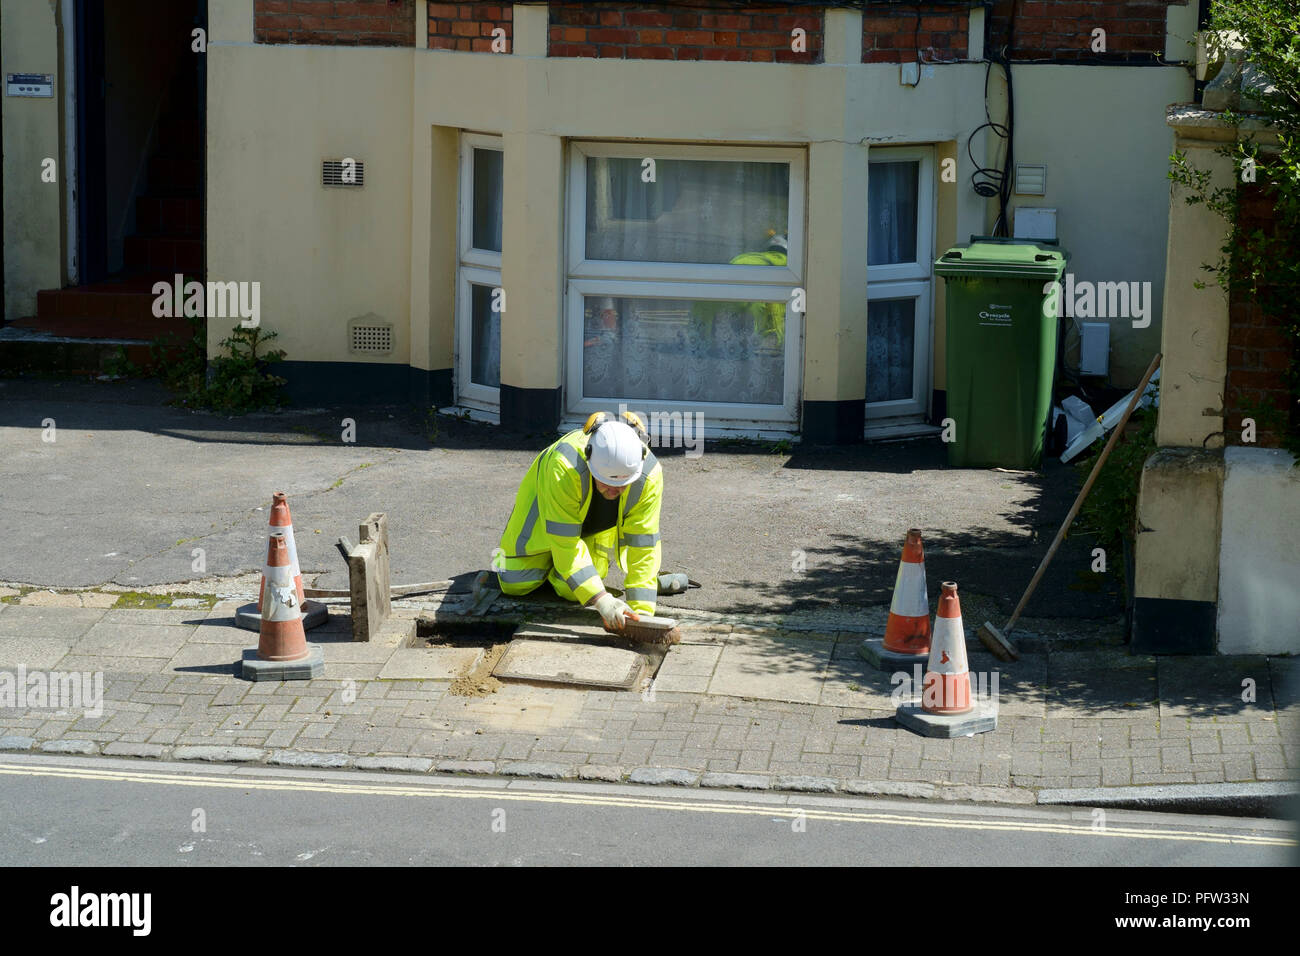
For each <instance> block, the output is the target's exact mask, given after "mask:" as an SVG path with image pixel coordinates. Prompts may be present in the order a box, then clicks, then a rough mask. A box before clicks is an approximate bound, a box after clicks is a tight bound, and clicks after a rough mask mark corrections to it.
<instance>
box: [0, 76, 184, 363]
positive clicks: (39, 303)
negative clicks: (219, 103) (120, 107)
mask: <svg viewBox="0 0 1300 956" xmlns="http://www.w3.org/2000/svg"><path fill="white" fill-rule="evenodd" d="M164 102H165V105H164V110H163V112H162V114H161V115H160V117H159V120H158V126H157V135H156V136H155V137H154V144H155V145H154V150H153V154H152V155H151V156H150V157H149V160H148V168H147V173H146V186H145V189H144V191H143V192H142V193H141V194H140V195H139V196H137V197H136V199H135V232H134V233H133V234H132V235H129V236H126V237H125V238H124V240H123V248H122V255H123V268H122V270H121V271H120V272H119V273H117V274H116V275H112V276H109V277H108V278H107V279H105V280H104V281H102V282H95V283H91V284H87V285H79V286H70V287H68V288H64V289H47V290H44V291H41V292H38V293H37V294H36V314H35V315H34V316H29V317H26V318H20V319H18V320H16V321H13V322H9V323H7V324H6V325H4V327H3V328H0V369H4V370H6V371H11V372H21V371H43V372H68V373H79V374H92V375H93V374H101V373H103V372H105V371H108V370H111V369H112V368H113V363H115V362H117V361H120V360H121V359H122V358H126V359H127V360H128V361H130V362H132V363H134V364H135V365H137V366H139V367H142V368H147V367H148V366H149V365H150V364H151V358H150V349H149V344H150V342H151V341H152V340H153V339H155V338H158V337H160V336H165V335H167V334H169V333H173V334H175V335H176V336H178V338H179V340H181V341H185V340H188V338H189V335H190V331H189V324H188V323H187V322H186V320H185V319H184V318H182V317H174V318H159V317H157V316H155V315H154V314H153V303H154V298H155V296H154V293H153V291H152V290H153V286H154V284H155V283H156V282H158V281H160V280H165V281H167V282H168V283H172V282H174V281H175V277H176V274H177V273H180V274H182V275H183V276H184V277H185V279H186V281H189V280H191V279H194V280H199V281H202V279H203V199H202V152H203V135H202V129H201V127H200V120H199V116H200V112H199V105H200V104H199V89H198V77H197V74H196V72H195V71H194V70H193V69H182V70H181V71H180V72H179V73H178V74H177V75H176V77H175V78H174V79H173V80H172V82H171V83H170V84H169V86H168V90H167V96H166V100H165V101H164Z"/></svg>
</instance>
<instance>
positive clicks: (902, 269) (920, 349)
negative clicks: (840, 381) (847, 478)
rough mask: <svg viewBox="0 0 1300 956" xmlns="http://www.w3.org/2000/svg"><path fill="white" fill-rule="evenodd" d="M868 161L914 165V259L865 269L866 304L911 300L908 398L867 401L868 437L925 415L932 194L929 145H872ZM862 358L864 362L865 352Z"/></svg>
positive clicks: (930, 352) (929, 381)
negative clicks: (911, 349) (915, 172)
mask: <svg viewBox="0 0 1300 956" xmlns="http://www.w3.org/2000/svg"><path fill="white" fill-rule="evenodd" d="M868 161H869V162H870V163H871V164H872V165H874V164H876V163H897V162H908V161H917V162H918V163H919V166H918V169H917V180H916V190H917V203H916V255H917V258H916V261H914V262H902V263H895V264H891V265H879V266H873V265H868V266H867V301H868V302H884V301H890V300H896V299H914V300H915V301H916V312H915V324H914V326H913V335H914V344H913V351H912V396H911V397H910V398H907V399H893V400H890V401H885V402H867V403H866V431H867V433H868V434H870V433H871V432H873V431H875V430H878V429H881V428H888V427H892V426H895V425H905V424H908V423H920V422H921V421H922V420H923V419H924V418H925V417H926V416H927V415H928V414H929V411H930V399H931V392H932V389H933V381H934V257H935V253H934V242H935V237H934V217H935V204H936V199H937V196H936V185H935V177H934V148H933V147H931V146H887V147H886V146H882V147H873V148H872V149H871V151H870V152H869V154H868ZM868 175H870V171H869V170H868ZM871 212H872V210H871V209H870V208H868V209H867V215H868V216H870V215H871ZM868 321H869V320H868ZM870 335H871V329H870V327H869V326H868V329H867V336H868V338H869V337H870ZM862 360H863V362H864V363H865V362H866V355H865V354H864V355H863V357H862Z"/></svg>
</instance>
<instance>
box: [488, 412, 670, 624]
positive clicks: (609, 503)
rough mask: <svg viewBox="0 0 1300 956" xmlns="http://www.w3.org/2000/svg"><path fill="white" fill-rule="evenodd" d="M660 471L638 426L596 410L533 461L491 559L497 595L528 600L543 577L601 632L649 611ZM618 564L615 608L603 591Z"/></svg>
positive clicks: (630, 417) (628, 417) (655, 572)
mask: <svg viewBox="0 0 1300 956" xmlns="http://www.w3.org/2000/svg"><path fill="white" fill-rule="evenodd" d="M663 485H664V481H663V468H662V467H661V466H660V464H659V462H658V461H657V460H656V459H655V456H654V455H653V454H651V452H650V448H649V438H648V436H647V434H646V427H645V422H644V421H643V420H642V419H641V418H640V416H638V415H636V414H635V413H632V412H626V413H624V416H623V418H622V419H621V420H620V419H618V418H615V417H614V416H613V415H610V414H609V413H608V412H597V413H596V414H594V415H592V416H591V417H590V418H588V419H587V423H586V424H585V425H584V426H583V427H582V428H579V429H574V430H573V431H571V432H569V433H568V434H567V435H565V436H564V437H563V438H561V439H560V440H559V441H557V442H555V444H553V445H551V446H550V447H549V448H547V449H546V450H545V451H543V452H542V453H541V454H540V455H538V456H537V457H536V458H534V459H533V463H532V465H531V467H529V469H528V474H527V475H526V476H525V477H524V480H523V483H522V484H521V485H520V486H519V491H518V493H517V494H516V495H515V506H514V510H513V511H512V512H511V513H510V521H509V523H508V524H507V525H506V530H505V533H504V534H502V535H501V547H500V550H499V552H498V555H497V557H496V559H495V560H494V562H493V565H494V570H495V571H496V573H497V579H498V580H499V581H500V583H501V592H502V593H503V594H528V593H529V592H531V591H535V590H536V589H537V588H539V587H540V586H541V584H542V582H543V581H545V580H549V581H550V583H551V586H552V587H553V588H555V592H556V593H557V594H559V595H560V596H561V597H563V598H567V599H569V600H571V601H577V602H579V603H580V604H583V605H584V606H588V607H595V609H596V610H597V611H599V612H600V616H601V619H602V620H603V621H604V622H605V626H606V628H608V629H611V630H615V631H621V630H622V629H623V624H624V622H625V620H627V619H629V618H630V619H631V620H633V621H636V620H640V618H639V616H638V615H640V614H647V615H652V614H654V612H655V598H656V596H657V595H658V583H659V580H658V579H659V562H660V558H661V551H660V548H659V505H660V502H661V501H662V499H663ZM615 561H617V563H618V564H619V566H620V567H622V568H623V570H624V571H625V572H627V578H626V580H625V582H624V594H625V596H626V598H627V600H626V601H622V600H620V599H619V598H616V597H614V596H613V595H611V594H609V593H608V592H606V591H605V585H604V583H603V580H602V579H603V578H604V576H605V575H606V574H607V573H608V572H609V568H610V565H611V563H612V562H615Z"/></svg>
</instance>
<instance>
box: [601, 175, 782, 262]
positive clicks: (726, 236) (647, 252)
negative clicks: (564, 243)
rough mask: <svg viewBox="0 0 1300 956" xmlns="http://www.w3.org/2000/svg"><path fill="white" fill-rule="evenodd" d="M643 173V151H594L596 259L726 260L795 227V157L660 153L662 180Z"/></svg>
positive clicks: (764, 246) (760, 249)
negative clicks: (632, 155) (772, 159)
mask: <svg viewBox="0 0 1300 956" xmlns="http://www.w3.org/2000/svg"><path fill="white" fill-rule="evenodd" d="M642 173H643V167H642V160H640V159H622V158H615V157H606V156H591V157H588V159H587V240H586V241H587V244H586V254H587V258H588V259H613V260H620V261H637V262H693V263H704V264H726V263H730V262H731V261H732V260H733V259H734V258H735V257H736V256H739V255H742V254H744V253H750V254H762V253H765V252H766V251H767V250H768V247H769V244H770V240H771V237H772V235H773V234H776V235H779V236H781V237H782V238H784V237H786V236H788V235H789V222H788V220H789V205H790V165H789V163H743V162H714V161H705V160H687V159H659V160H656V161H655V168H654V173H655V181H654V182H652V183H648V182H643V181H642V178H641V177H642ZM776 257H779V261H775V260H776ZM738 264H740V265H746V264H749V265H763V264H765V260H764V259H763V258H760V257H759V256H757V255H756V256H754V261H750V262H741V263H738ZM771 264H773V265H784V264H785V253H784V251H783V250H781V251H778V252H776V254H775V256H774V257H773V261H771Z"/></svg>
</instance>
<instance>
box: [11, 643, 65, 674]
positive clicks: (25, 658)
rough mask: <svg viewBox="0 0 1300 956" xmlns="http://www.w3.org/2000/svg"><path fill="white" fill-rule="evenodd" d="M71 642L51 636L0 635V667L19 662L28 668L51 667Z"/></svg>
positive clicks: (13, 665) (60, 657) (15, 664)
mask: <svg viewBox="0 0 1300 956" xmlns="http://www.w3.org/2000/svg"><path fill="white" fill-rule="evenodd" d="M73 643H74V642H73V641H71V640H61V639H59V638H51V637H6V636H0V667H17V666H18V665H20V664H21V665H22V666H24V667H26V668H28V669H29V670H31V669H34V668H38V667H41V668H46V667H53V666H54V665H55V664H57V663H58V662H59V661H60V660H61V659H62V658H63V657H64V656H65V655H66V654H67V653H68V651H69V650H70V649H71V648H72V645H73Z"/></svg>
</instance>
